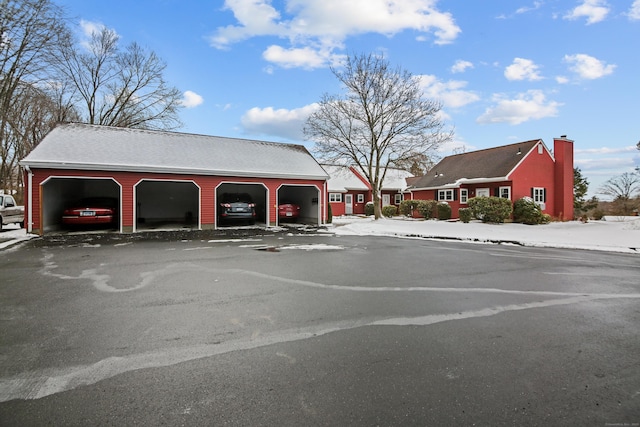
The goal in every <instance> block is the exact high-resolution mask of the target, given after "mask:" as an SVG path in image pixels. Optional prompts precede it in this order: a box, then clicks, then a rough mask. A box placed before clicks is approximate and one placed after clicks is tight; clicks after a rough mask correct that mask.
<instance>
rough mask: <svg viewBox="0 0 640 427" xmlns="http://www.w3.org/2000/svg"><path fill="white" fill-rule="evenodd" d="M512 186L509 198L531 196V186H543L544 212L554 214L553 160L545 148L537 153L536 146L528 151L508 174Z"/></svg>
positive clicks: (516, 198) (515, 198)
mask: <svg viewBox="0 0 640 427" xmlns="http://www.w3.org/2000/svg"><path fill="white" fill-rule="evenodd" d="M510 178H511V182H512V183H513V186H512V188H511V200H512V201H515V200H518V199H521V198H523V197H531V189H532V188H533V187H541V188H545V189H546V192H547V197H546V202H545V209H544V210H543V212H544V213H547V214H549V215H555V207H554V161H553V158H552V157H551V155H550V154H549V152H548V151H547V150H546V149H543V150H542V154H539V153H538V148H537V146H536V147H535V148H534V149H533V150H531V151H530V152H529V154H528V155H527V156H526V157H525V158H524V159H523V161H522V162H521V163H520V165H519V166H518V167H517V168H516V169H515V170H514V172H513V173H512V174H511V175H510Z"/></svg>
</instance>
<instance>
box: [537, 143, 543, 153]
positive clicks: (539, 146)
mask: <svg viewBox="0 0 640 427" xmlns="http://www.w3.org/2000/svg"><path fill="white" fill-rule="evenodd" d="M542 153H544V148H543V147H542V144H538V154H542Z"/></svg>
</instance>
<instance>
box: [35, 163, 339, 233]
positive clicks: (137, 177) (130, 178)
mask: <svg viewBox="0 0 640 427" xmlns="http://www.w3.org/2000/svg"><path fill="white" fill-rule="evenodd" d="M32 172H33V181H32V188H31V189H27V190H26V192H25V195H26V194H28V192H29V191H32V193H33V197H32V206H31V210H32V212H33V230H34V232H38V233H42V232H43V224H42V208H43V207H42V192H41V189H42V183H43V182H44V181H45V180H47V179H48V178H50V177H89V176H90V177H98V178H113V179H114V180H115V181H116V182H117V183H118V184H120V185H121V187H122V200H121V215H122V226H123V228H125V229H133V227H134V223H135V217H134V206H133V201H134V192H135V185H136V184H137V183H138V182H140V181H141V180H167V181H192V182H195V183H196V184H197V185H198V186H199V187H200V197H201V200H200V212H199V217H200V222H201V225H202V226H205V227H213V226H215V192H216V187H217V186H218V185H219V184H220V183H222V182H234V183H243V182H247V183H263V184H264V185H265V186H266V187H267V188H268V191H269V200H268V215H269V220H270V222H271V224H275V221H276V218H277V206H276V204H277V193H278V192H277V190H278V187H280V186H281V185H283V184H288V185H309V186H315V187H316V188H317V189H318V191H319V195H320V200H319V203H320V206H321V218H320V221H321V222H325V221H326V209H325V208H324V207H325V206H326V200H327V198H326V194H325V193H324V183H325V182H324V181H317V180H297V179H290V180H282V179H274V178H269V179H261V178H246V177H218V176H200V175H174V174H160V173H137V172H107V171H104V172H103V171H84V170H56V169H33V168H32ZM25 182H28V181H27V180H25ZM28 209H29V207H27V210H28Z"/></svg>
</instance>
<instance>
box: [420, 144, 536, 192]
mask: <svg viewBox="0 0 640 427" xmlns="http://www.w3.org/2000/svg"><path fill="white" fill-rule="evenodd" d="M538 143H542V140H541V139H535V140H530V141H524V142H518V143H516V144H509V145H504V146H501V147H495V148H488V149H485V150H478V151H471V152H468V153H462V154H455V155H453V156H447V157H445V158H444V159H442V160H441V161H440V162H439V163H438V164H437V165H435V166H434V167H433V168H431V170H430V171H429V173H428V174H427V175H425V176H423V177H421V178H420V179H418V180H416V182H414V183H413V185H412V189H433V188H442V187H457V186H459V185H460V184H463V183H465V182H466V183H470V182H491V181H502V180H507V177H508V175H509V174H510V173H511V172H512V171H513V170H514V169H515V167H516V166H517V165H518V164H519V163H520V162H521V161H522V159H524V158H525V157H526V156H527V155H528V154H529V152H531V150H533V149H534V147H536V146H537V144H538ZM543 145H544V144H543Z"/></svg>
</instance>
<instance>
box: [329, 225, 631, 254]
mask: <svg viewBox="0 0 640 427" xmlns="http://www.w3.org/2000/svg"><path fill="white" fill-rule="evenodd" d="M328 231H329V232H332V233H335V234H337V235H354V236H367V235H374V236H394V237H415V238H426V239H455V240H461V241H469V242H485V243H501V244H507V243H511V244H520V245H523V246H539V247H557V248H571V249H588V250H600V251H611V252H625V253H635V254H638V253H640V217H605V220H603V221H589V222H586V223H583V222H580V221H567V222H552V223H549V224H543V225H524V224H515V223H507V224H484V223H482V222H479V221H472V222H470V223H468V224H465V223H462V222H450V221H437V220H426V221H425V220H422V219H412V218H402V217H396V218H381V219H379V220H377V221H376V220H374V219H373V217H358V216H349V217H346V216H341V217H334V218H333V223H332V224H330V226H329V228H328Z"/></svg>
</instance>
